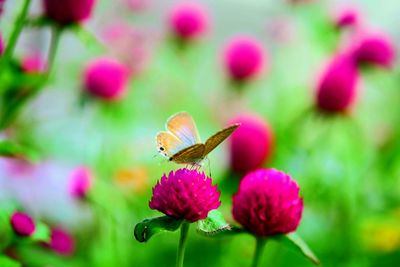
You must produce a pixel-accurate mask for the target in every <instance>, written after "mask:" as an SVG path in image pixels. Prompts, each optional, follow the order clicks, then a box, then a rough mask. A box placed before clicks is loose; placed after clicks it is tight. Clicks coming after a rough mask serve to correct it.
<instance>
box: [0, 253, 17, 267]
mask: <svg viewBox="0 0 400 267" xmlns="http://www.w3.org/2000/svg"><path fill="white" fill-rule="evenodd" d="M0 266H1V267H20V266H22V265H21V263H19V262H18V261H15V260H13V259H11V258H9V257H6V256H4V255H0Z"/></svg>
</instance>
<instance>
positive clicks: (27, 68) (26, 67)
mask: <svg viewBox="0 0 400 267" xmlns="http://www.w3.org/2000/svg"><path fill="white" fill-rule="evenodd" d="M21 68H22V71H23V72H25V73H43V72H45V71H46V69H47V63H46V61H45V60H44V59H43V58H42V57H41V56H40V55H38V54H32V55H29V56H26V57H24V58H23V59H22V62H21Z"/></svg>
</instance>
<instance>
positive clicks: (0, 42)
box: [0, 33, 4, 56]
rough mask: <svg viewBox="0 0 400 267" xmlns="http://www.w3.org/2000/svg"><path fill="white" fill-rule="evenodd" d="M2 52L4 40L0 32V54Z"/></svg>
mask: <svg viewBox="0 0 400 267" xmlns="http://www.w3.org/2000/svg"><path fill="white" fill-rule="evenodd" d="M3 52H4V40H3V35H2V34H1V33H0V56H1V55H3Z"/></svg>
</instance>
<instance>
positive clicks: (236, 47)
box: [224, 37, 266, 81]
mask: <svg viewBox="0 0 400 267" xmlns="http://www.w3.org/2000/svg"><path fill="white" fill-rule="evenodd" d="M265 58H266V56H265V52H264V49H263V47H262V46H261V45H260V44H259V42H258V41H257V40H255V39H253V38H250V37H236V38H234V39H232V40H231V41H230V42H229V43H228V44H227V45H226V47H225V51H224V64H225V69H226V72H227V73H228V75H229V77H230V78H231V79H232V80H234V81H244V80H248V79H251V78H254V77H255V76H256V75H258V74H259V73H260V72H261V71H262V69H263V67H264V65H265V60H266V59H265Z"/></svg>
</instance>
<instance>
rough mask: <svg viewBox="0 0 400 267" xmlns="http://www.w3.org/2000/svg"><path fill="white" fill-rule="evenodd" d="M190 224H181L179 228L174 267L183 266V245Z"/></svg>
mask: <svg viewBox="0 0 400 267" xmlns="http://www.w3.org/2000/svg"><path fill="white" fill-rule="evenodd" d="M189 226H190V224H189V223H188V222H183V223H182V226H181V236H180V238H179V246H178V254H177V256H176V267H182V266H183V258H184V256H185V245H186V240H187V235H188V231H189Z"/></svg>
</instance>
